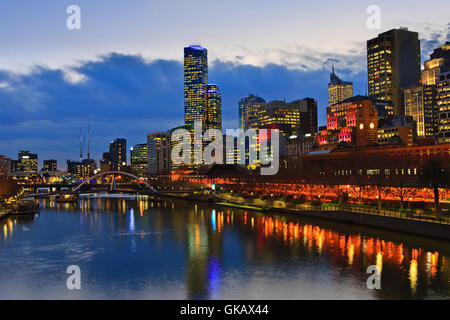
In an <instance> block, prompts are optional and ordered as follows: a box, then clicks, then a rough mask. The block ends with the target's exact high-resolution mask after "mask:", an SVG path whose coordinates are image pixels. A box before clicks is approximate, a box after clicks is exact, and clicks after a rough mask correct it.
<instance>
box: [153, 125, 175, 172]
mask: <svg viewBox="0 0 450 320" xmlns="http://www.w3.org/2000/svg"><path fill="white" fill-rule="evenodd" d="M147 150H148V172H149V174H150V175H155V174H162V173H167V172H169V170H170V133H169V132H155V133H151V134H149V135H148V136H147Z"/></svg>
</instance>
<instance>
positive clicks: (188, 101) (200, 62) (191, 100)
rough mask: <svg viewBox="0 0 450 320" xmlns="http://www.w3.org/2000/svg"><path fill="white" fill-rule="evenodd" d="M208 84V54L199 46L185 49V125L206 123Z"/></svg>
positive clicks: (191, 125)
mask: <svg viewBox="0 0 450 320" xmlns="http://www.w3.org/2000/svg"><path fill="white" fill-rule="evenodd" d="M207 83H208V52H207V50H206V49H205V48H203V47H201V46H198V45H191V46H188V47H185V48H184V123H185V125H186V126H190V127H193V125H194V122H195V121H202V122H203V121H204V97H203V91H204V86H205V85H206V84H207Z"/></svg>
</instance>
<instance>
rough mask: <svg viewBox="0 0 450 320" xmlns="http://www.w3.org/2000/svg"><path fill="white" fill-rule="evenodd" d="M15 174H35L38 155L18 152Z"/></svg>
mask: <svg viewBox="0 0 450 320" xmlns="http://www.w3.org/2000/svg"><path fill="white" fill-rule="evenodd" d="M16 171H17V172H30V173H31V172H37V171H38V155H37V154H35V153H30V151H22V150H21V151H19V157H18V161H17V168H16Z"/></svg>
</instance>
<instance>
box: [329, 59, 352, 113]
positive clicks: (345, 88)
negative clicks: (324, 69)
mask: <svg viewBox="0 0 450 320" xmlns="http://www.w3.org/2000/svg"><path fill="white" fill-rule="evenodd" d="M351 97H353V82H348V81H343V80H341V79H340V78H339V77H338V76H337V75H336V73H334V66H333V67H332V71H331V74H330V83H329V84H328V106H331V105H332V104H335V103H338V102H341V101H343V100H345V99H348V98H351Z"/></svg>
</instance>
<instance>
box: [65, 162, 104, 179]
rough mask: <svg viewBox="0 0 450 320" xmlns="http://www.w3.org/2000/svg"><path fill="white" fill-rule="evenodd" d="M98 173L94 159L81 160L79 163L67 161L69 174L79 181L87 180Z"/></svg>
mask: <svg viewBox="0 0 450 320" xmlns="http://www.w3.org/2000/svg"><path fill="white" fill-rule="evenodd" d="M96 172H97V162H96V161H95V160H93V159H81V160H79V161H72V160H67V173H69V174H71V175H73V176H74V177H75V178H77V179H81V180H85V179H88V178H90V177H92V176H93V175H95V173H96Z"/></svg>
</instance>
